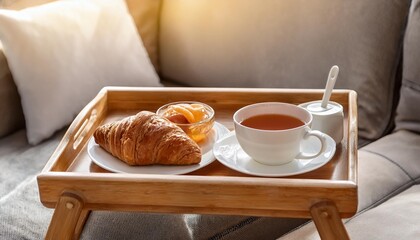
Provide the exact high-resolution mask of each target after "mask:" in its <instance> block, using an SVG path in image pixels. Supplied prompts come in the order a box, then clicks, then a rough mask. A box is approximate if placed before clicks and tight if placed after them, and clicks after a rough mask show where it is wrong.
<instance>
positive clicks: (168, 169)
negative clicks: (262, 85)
mask: <svg viewBox="0 0 420 240" xmlns="http://www.w3.org/2000/svg"><path fill="white" fill-rule="evenodd" d="M228 133H229V129H227V128H226V127H225V126H224V125H222V124H220V123H218V122H215V123H214V126H213V129H212V130H211V132H210V133H209V134H208V136H207V138H206V139H205V140H203V141H201V142H200V143H199V144H198V145H199V146H200V147H201V152H202V153H203V155H202V157H201V162H200V163H199V164H193V165H186V166H165V165H150V166H130V165H128V164H126V163H124V162H123V161H121V160H119V159H118V158H116V157H114V156H112V155H111V154H109V153H108V152H107V151H105V150H104V149H102V148H101V147H100V146H99V145H98V144H96V143H95V139H94V138H93V136H92V137H91V139H90V140H89V143H88V147H87V152H88V154H89V156H90V158H91V159H92V161H93V162H94V163H95V164H97V165H98V166H100V167H102V168H104V169H106V170H108V171H111V172H117V173H139V174H185V173H189V172H192V171H195V170H197V169H200V168H203V167H205V166H207V165H209V164H210V163H212V162H213V161H214V160H215V158H214V155H213V151H212V147H213V144H214V143H215V142H216V141H217V140H219V139H221V138H223V137H224V136H226V135H227V134H228Z"/></svg>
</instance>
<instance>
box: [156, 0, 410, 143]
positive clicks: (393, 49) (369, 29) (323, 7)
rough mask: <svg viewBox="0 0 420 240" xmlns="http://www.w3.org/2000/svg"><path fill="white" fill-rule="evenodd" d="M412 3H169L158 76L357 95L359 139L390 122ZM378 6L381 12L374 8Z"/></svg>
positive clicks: (237, 0)
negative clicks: (335, 72)
mask: <svg viewBox="0 0 420 240" xmlns="http://www.w3.org/2000/svg"><path fill="white" fill-rule="evenodd" d="M409 5H410V1H388V0H375V1H365V0H356V1H325V0H316V1H309V2H308V1H304V0H283V1H277V0H266V1H264V3H263V4H262V3H260V1H257V0H247V1H243V0H231V1H224V0H216V1H215V0H206V1H189V0H168V1H164V2H163V6H162V13H161V24H160V29H161V30H160V46H161V47H160V60H161V73H162V75H163V77H165V78H168V79H172V80H174V81H177V82H181V83H184V84H187V85H191V86H236V87H280V88H284V87H289V88H290V87H297V88H324V87H325V81H326V78H327V75H328V71H329V69H330V68H331V66H332V65H335V64H337V65H338V66H339V67H340V74H339V77H338V80H337V83H336V86H337V88H348V89H354V90H356V91H357V92H358V94H359V103H360V104H359V107H360V108H359V116H360V118H359V126H360V132H359V133H360V136H361V137H363V138H367V139H376V138H378V137H380V136H382V134H383V133H384V132H385V131H386V130H387V128H388V122H389V120H390V117H391V112H392V111H391V109H392V103H393V97H394V86H395V82H394V80H395V76H396V69H397V64H398V62H399V55H400V51H401V45H402V33H403V31H404V29H405V22H406V18H407V15H408V10H409ZM379 6H380V7H379Z"/></svg>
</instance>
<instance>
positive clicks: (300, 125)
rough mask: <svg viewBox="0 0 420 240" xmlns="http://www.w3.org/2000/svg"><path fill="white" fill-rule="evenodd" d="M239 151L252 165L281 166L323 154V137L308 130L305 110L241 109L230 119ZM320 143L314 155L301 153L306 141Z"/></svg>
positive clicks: (277, 105) (268, 105)
mask: <svg viewBox="0 0 420 240" xmlns="http://www.w3.org/2000/svg"><path fill="white" fill-rule="evenodd" d="M233 122H234V126H235V132H236V133H235V134H236V138H237V139H238V142H239V145H240V146H241V148H242V149H243V150H244V151H245V152H246V153H247V154H248V155H249V156H250V157H252V158H253V159H254V160H255V161H257V162H259V163H262V164H265V165H282V164H286V163H288V162H291V161H293V160H294V159H313V158H316V157H317V156H319V155H320V154H322V153H324V152H325V149H326V147H327V143H326V135H325V134H324V133H322V132H320V131H316V130H311V128H310V126H311V122H312V115H311V113H310V112H308V111H307V110H306V109H304V108H302V107H299V106H296V105H293V104H289V103H281V102H263V103H256V104H252V105H248V106H245V107H243V108H241V109H239V110H237V111H236V112H235V114H234V115H233ZM311 136H313V137H316V138H317V139H318V140H319V141H320V143H321V144H320V145H321V147H320V149H319V151H318V152H317V153H315V154H314V153H305V152H303V151H302V148H301V144H302V143H303V141H304V140H305V139H307V138H309V137H311Z"/></svg>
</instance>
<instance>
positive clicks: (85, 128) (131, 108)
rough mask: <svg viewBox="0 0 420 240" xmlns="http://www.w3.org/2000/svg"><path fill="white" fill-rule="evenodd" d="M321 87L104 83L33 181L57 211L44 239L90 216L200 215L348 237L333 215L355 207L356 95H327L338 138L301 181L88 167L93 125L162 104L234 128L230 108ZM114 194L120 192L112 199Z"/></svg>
mask: <svg viewBox="0 0 420 240" xmlns="http://www.w3.org/2000/svg"><path fill="white" fill-rule="evenodd" d="M322 94H323V91H322V90H311V89H251V88H247V89H244V88H167V87H166V88H128V87H106V88H104V89H102V90H101V91H100V92H99V93H98V95H97V96H96V97H95V98H94V99H93V100H92V101H91V102H90V103H89V104H88V105H87V106H86V107H85V108H84V109H83V110H82V111H81V112H80V114H79V115H78V116H77V117H76V119H75V120H74V121H73V123H72V124H71V125H70V127H69V129H68V131H67V132H66V134H65V135H64V137H63V139H62V141H61V143H60V144H59V146H58V147H57V149H56V150H55V152H54V153H53V155H52V156H51V158H50V160H49V161H48V163H47V164H46V166H45V168H44V169H43V170H42V172H41V173H40V174H39V175H38V187H39V193H40V200H41V202H42V203H43V204H44V206H46V207H49V208H55V212H54V215H53V217H52V220H51V224H50V226H49V229H48V233H47V236H46V238H47V239H71V238H78V237H79V234H80V233H81V231H82V229H83V226H84V223H85V221H86V219H87V217H88V215H89V212H90V211H91V210H115V211H143V212H164V213H201V214H226V215H250V216H270V217H295V218H311V217H312V218H313V219H314V221H315V224H316V226H317V228H318V231H319V233H320V235H321V236H322V237H323V238H326V239H328V238H331V239H334V238H336V239H338V238H341V239H342V238H348V235H347V233H346V230H345V228H344V226H343V223H342V222H341V218H343V217H350V216H352V215H354V214H355V213H356V210H357V95H356V92H354V91H352V90H335V91H334V92H333V94H332V97H331V100H332V101H335V102H338V103H340V104H341V105H343V108H344V117H345V121H344V124H345V127H344V139H343V141H342V142H341V144H339V145H337V149H336V153H335V155H334V157H333V159H332V160H331V161H330V162H329V163H327V164H326V165H324V166H323V167H321V168H319V169H317V170H314V171H311V172H308V173H305V174H301V175H296V176H291V177H283V178H267V177H255V176H250V175H245V174H242V173H239V172H236V171H234V170H231V169H229V168H227V167H224V166H223V165H222V164H220V163H219V162H217V161H214V162H213V163H212V164H210V165H208V166H207V167H204V168H202V169H199V170H197V171H195V172H192V173H189V174H185V175H169V176H168V175H143V174H121V173H110V172H108V171H106V170H104V169H102V168H100V167H99V166H97V165H95V164H94V163H93V162H92V161H91V160H90V158H89V157H88V155H87V151H86V146H87V142H88V141H89V139H90V137H91V136H92V134H93V132H94V130H95V129H96V127H98V126H99V125H101V124H103V123H105V122H108V121H112V120H114V119H116V118H121V117H123V116H128V115H131V114H135V113H136V112H138V111H140V110H150V111H155V110H156V109H157V108H158V107H159V106H161V105H163V104H166V103H168V102H174V101H182V100H195V101H201V102H205V103H207V104H209V105H210V106H212V107H213V108H214V109H215V111H216V121H218V122H220V123H222V124H224V125H225V126H227V127H228V128H229V129H233V123H232V121H231V119H232V115H233V112H234V111H236V110H237V109H239V108H240V107H242V106H245V105H248V104H251V103H255V102H265V101H277V102H289V103H293V104H300V103H303V102H308V101H313V100H319V99H321V98H322ZM115 192H118V195H115V194H114V193H115Z"/></svg>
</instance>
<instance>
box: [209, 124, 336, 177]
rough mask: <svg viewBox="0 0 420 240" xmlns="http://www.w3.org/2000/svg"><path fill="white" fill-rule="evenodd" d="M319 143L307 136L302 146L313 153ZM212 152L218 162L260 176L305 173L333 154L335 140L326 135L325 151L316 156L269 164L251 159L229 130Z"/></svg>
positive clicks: (233, 133) (327, 160)
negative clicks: (274, 164) (277, 164)
mask: <svg viewBox="0 0 420 240" xmlns="http://www.w3.org/2000/svg"><path fill="white" fill-rule="evenodd" d="M320 145H321V144H320V142H319V140H318V139H312V138H309V139H308V140H306V141H305V142H304V143H303V144H302V147H303V148H304V149H305V150H304V151H305V152H307V153H313V152H317V151H318V150H319V149H320ZM213 154H214V156H215V157H216V159H217V160H218V161H219V162H220V163H222V164H223V165H225V166H226V167H228V168H231V169H233V170H236V171H238V172H241V173H245V174H249V175H254V176H262V177H285V176H292V175H297V174H302V173H306V172H309V171H313V170H315V169H317V168H320V167H322V166H324V165H325V164H326V163H328V162H329V161H330V160H331V159H332V157H333V156H334V154H335V142H334V140H333V139H332V138H331V137H329V136H327V148H326V152H325V153H324V154H321V155H319V156H318V157H316V158H313V159H309V160H301V159H294V160H292V161H291V162H289V163H286V164H283V165H279V166H269V165H264V164H261V163H259V162H257V161H255V160H253V159H252V158H251V157H250V156H249V155H248V154H246V153H245V152H244V151H243V150H242V148H241V146H240V145H239V143H238V140H237V139H236V136H235V132H231V133H229V134H228V135H226V136H225V137H224V138H222V139H220V140H218V141H217V142H216V143H215V144H214V146H213Z"/></svg>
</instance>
